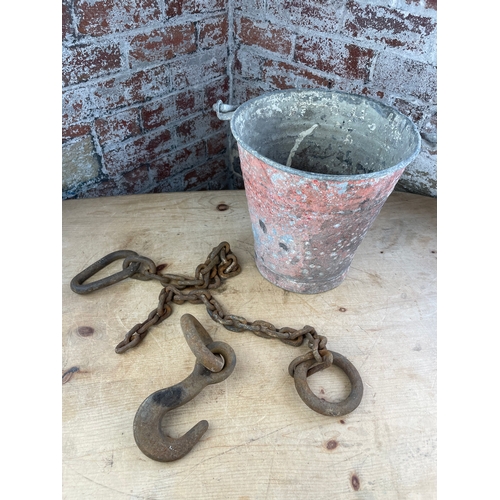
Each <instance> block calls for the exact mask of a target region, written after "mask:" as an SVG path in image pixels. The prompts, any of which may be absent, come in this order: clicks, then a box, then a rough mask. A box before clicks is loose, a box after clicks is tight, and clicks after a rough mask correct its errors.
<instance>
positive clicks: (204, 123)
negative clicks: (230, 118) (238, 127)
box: [176, 112, 227, 144]
mask: <svg viewBox="0 0 500 500" xmlns="http://www.w3.org/2000/svg"><path fill="white" fill-rule="evenodd" d="M226 125H227V122H224V121H222V120H219V118H217V115H216V114H215V113H213V112H210V113H207V114H200V115H196V116H194V117H191V118H189V119H187V120H186V121H184V122H182V123H181V124H180V125H178V126H177V129H176V130H177V137H178V139H179V143H180V144H188V143H189V142H196V141H199V140H203V139H204V138H205V137H207V136H208V135H210V134H214V133H216V132H220V131H222V130H223V129H225V128H226Z"/></svg>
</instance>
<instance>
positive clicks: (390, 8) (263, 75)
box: [62, 0, 437, 196]
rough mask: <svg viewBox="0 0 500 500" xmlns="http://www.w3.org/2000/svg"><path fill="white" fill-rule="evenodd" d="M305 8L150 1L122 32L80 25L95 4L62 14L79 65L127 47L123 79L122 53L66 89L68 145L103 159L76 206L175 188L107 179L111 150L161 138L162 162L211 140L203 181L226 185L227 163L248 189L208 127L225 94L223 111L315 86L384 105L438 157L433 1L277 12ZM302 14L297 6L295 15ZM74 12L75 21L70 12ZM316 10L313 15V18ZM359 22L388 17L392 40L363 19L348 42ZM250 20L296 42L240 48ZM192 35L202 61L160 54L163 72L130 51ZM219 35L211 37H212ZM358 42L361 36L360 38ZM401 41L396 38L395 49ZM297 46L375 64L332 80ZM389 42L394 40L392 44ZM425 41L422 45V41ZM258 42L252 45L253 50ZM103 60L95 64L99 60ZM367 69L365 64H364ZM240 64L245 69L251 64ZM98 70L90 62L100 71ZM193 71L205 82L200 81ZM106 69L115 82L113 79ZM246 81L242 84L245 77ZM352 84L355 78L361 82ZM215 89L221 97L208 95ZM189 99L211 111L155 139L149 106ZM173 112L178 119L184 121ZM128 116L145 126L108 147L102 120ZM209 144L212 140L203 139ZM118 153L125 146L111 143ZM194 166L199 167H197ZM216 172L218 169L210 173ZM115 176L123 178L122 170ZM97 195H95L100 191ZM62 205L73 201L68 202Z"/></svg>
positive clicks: (137, 174)
mask: <svg viewBox="0 0 500 500" xmlns="http://www.w3.org/2000/svg"><path fill="white" fill-rule="evenodd" d="M93 2H95V3H103V2H102V1H101V0H93ZM132 3H133V2H132ZM296 3H297V0H276V2H274V1H273V2H268V1H267V0H245V1H242V0H227V1H226V2H224V1H220V0H213V1H210V0H208V1H206V2H200V3H198V4H197V5H196V6H195V7H194V8H192V6H190V7H189V8H188V7H187V6H188V5H189V4H187V3H183V2H165V1H164V0H145V2H144V5H147V6H148V8H149V11H147V12H146V15H145V16H144V17H142V18H140V19H132V17H131V16H130V15H129V14H127V15H126V16H125V17H124V19H126V21H125V22H126V24H124V25H123V26H111V27H109V26H108V27H99V26H98V25H97V24H96V22H95V20H92V19H90V20H89V18H88V16H87V18H86V19H85V23H86V24H85V23H82V19H83V17H85V16H84V15H83V14H82V10H81V7H82V5H84V4H89V2H88V1H86V0H74V1H73V0H68V1H66V0H63V14H64V12H66V13H65V14H64V15H66V16H67V18H68V21H67V26H66V27H64V26H63V29H64V30H65V31H64V32H63V41H62V44H63V50H66V54H69V55H71V56H77V55H81V54H83V55H86V54H87V52H88V54H98V53H99V51H98V50H97V47H100V48H103V47H104V48H105V47H108V46H109V47H115V46H118V47H119V54H120V64H119V67H117V57H116V52H115V53H114V55H113V56H110V57H111V59H110V61H109V62H108V63H107V65H106V64H103V65H102V67H99V66H98V65H96V66H92V65H91V64H90V65H88V64H87V61H86V60H85V58H83V59H81V60H80V70H79V71H80V73H74V74H73V75H70V76H67V77H66V78H67V80H66V82H67V83H68V84H67V85H66V86H65V87H64V89H63V94H64V95H63V97H64V100H65V103H66V105H65V106H66V107H65V108H63V120H64V127H65V129H64V136H63V139H65V142H64V144H65V145H67V146H71V145H72V144H78V143H79V142H80V143H81V139H82V137H84V135H82V134H87V136H88V137H90V138H91V141H92V144H93V149H94V154H95V156H96V158H98V159H99V168H98V170H99V172H98V175H97V177H96V178H95V179H91V180H87V181H84V182H83V183H81V184H80V191H78V188H77V187H76V188H75V189H73V188H71V189H70V190H68V191H67V193H66V196H67V195H70V196H72V194H71V193H72V192H73V195H74V196H85V190H86V189H88V192H89V193H90V192H93V193H98V192H99V186H98V184H99V182H100V184H101V185H102V186H104V184H106V186H104V187H103V188H102V190H101V191H102V192H103V193H105V192H107V193H115V194H116V193H119V192H120V190H125V191H126V192H129V190H130V189H132V190H133V189H134V186H136V187H137V189H139V190H148V189H150V190H158V189H160V184H163V185H164V186H167V183H165V181H161V182H160V181H159V180H158V179H159V178H158V177H156V174H155V170H154V169H153V168H152V167H151V166H149V164H148V163H146V164H143V166H139V167H137V168H134V165H133V161H130V160H128V161H127V162H125V163H123V165H124V166H125V167H126V168H127V171H126V173H125V174H120V173H119V172H115V174H114V175H107V174H106V173H105V171H108V169H107V166H106V157H105V156H104V153H105V152H106V151H110V150H112V149H113V148H116V150H120V148H121V149H125V148H126V147H127V145H131V146H133V145H135V144H141V143H142V142H141V141H144V142H143V143H144V144H146V143H148V141H149V143H151V144H152V146H151V147H154V144H156V142H155V137H159V136H161V133H162V130H171V137H170V138H169V139H168V145H166V146H165V148H159V149H158V152H160V155H159V157H158V158H160V159H161V158H163V157H165V156H168V155H169V154H171V153H172V154H173V153H175V152H176V151H179V152H181V151H183V150H185V149H186V148H188V149H189V148H192V147H193V146H194V145H196V144H197V143H198V142H199V140H202V141H204V151H205V152H204V154H203V157H196V166H197V167H199V166H200V165H198V163H199V162H202V161H204V160H203V158H207V162H208V163H207V170H206V171H205V173H204V174H203V175H207V174H208V173H209V172H213V173H214V175H216V176H218V177H221V175H222V174H221V173H220V172H219V170H220V168H222V167H221V165H222V164H223V163H225V164H226V167H227V172H228V173H229V174H230V179H229V180H227V179H226V180H227V181H228V182H229V185H230V187H240V188H241V187H242V186H241V179H240V178H239V176H240V174H239V173H238V172H237V171H236V170H235V163H234V160H235V157H234V148H235V143H234V139H233V138H232V136H231V133H230V132H229V131H228V132H227V138H226V141H225V142H226V143H227V146H223V145H222V142H221V137H222V135H221V130H220V129H218V128H217V127H218V125H217V124H216V123H215V122H211V121H210V119H209V118H208V117H209V116H210V115H211V114H212V115H213V112H212V109H211V107H212V105H213V102H209V101H212V100H214V99H215V96H216V95H217V94H219V95H224V96H227V97H224V100H225V102H230V103H233V104H234V103H236V104H241V101H242V100H246V99H247V98H249V97H252V96H253V95H258V94H259V93H262V92H264V91H269V90H273V89H276V88H280V87H283V86H287V87H288V86H294V87H301V86H306V87H308V86H311V85H315V84H316V85H317V86H321V87H328V88H339V89H341V90H347V91H350V90H352V91H355V92H357V93H363V94H366V95H372V96H375V97H378V98H381V99H383V100H384V101H386V102H388V103H389V104H392V105H395V104H396V107H398V108H399V109H401V110H404V112H405V113H407V114H409V115H411V116H412V118H413V119H414V121H415V123H416V124H417V126H418V127H419V129H420V130H421V131H422V135H423V137H424V135H425V136H426V137H428V138H429V140H430V142H429V144H431V143H432V144H431V145H433V141H434V142H435V127H436V118H435V115H436V109H437V108H436V101H435V83H434V79H435V70H436V51H435V29H436V28H435V24H436V23H435V21H436V2H435V0H420V1H418V0H392V1H391V0H389V1H384V0H356V1H354V0H331V1H330V2H329V4H330V5H335V6H336V7H338V10H337V11H335V12H328V11H325V10H324V9H325V6H324V5H323V3H320V2H317V1H314V0H301V2H300V4H301V6H300V9H302V4H303V5H304V8H303V9H302V10H300V9H299V10H300V12H299V10H296V11H295V12H288V11H284V10H283V11H281V12H280V11H279V8H281V7H283V6H285V5H290V6H293V5H295V4H296ZM75 5H78V10H75ZM107 5H112V8H113V9H117V11H120V9H121V10H123V7H122V6H121V5H120V4H119V3H117V2H115V1H110V2H108V4H107ZM134 5H135V7H137V6H138V5H139V3H138V2H136V3H135V4H134ZM193 5H194V3H193ZM297 5H299V4H298V3H297ZM347 5H349V6H350V11H348V9H347ZM288 8H289V7H288ZM64 9H66V10H65V11H64ZM307 9H312V10H309V11H308V10H307ZM322 9H323V10H322ZM307 12H310V13H311V16H312V18H311V20H309V21H308V22H306V23H303V24H302V25H301V24H300V23H295V24H293V23H292V25H290V23H286V22H285V20H286V19H287V18H288V17H289V16H293V15H294V16H296V17H295V19H299V20H300V16H304V15H306V13H307ZM318 13H319V14H321V13H326V16H325V17H326V20H327V21H331V20H334V22H335V25H334V28H335V29H330V28H331V26H328V29H326V28H325V26H326V25H327V23H326V21H325V20H324V19H322V18H321V16H320V15H319V14H318ZM353 13H355V15H356V16H366V15H369V16H371V15H372V14H373V15H375V16H383V15H384V14H387V15H388V16H389V19H388V20H387V21H384V22H385V24H384V25H383V26H386V28H384V29H386V32H382V35H380V34H377V35H376V36H374V35H373V33H374V32H373V31H370V30H371V29H372V28H373V26H375V25H376V22H379V20H377V18H375V21H376V22H375V21H373V20H371V19H368V18H367V19H365V18H363V17H360V18H359V19H360V25H359V26H360V28H362V29H361V31H360V30H359V29H356V30H354V31H353V30H352V28H349V29H347V30H346V25H347V23H348V22H350V20H351V19H352V18H353V15H354V14H353ZM297 16H299V17H297ZM391 16H392V17H391ZM242 18H246V19H248V20H250V21H252V20H253V22H255V26H260V28H259V29H260V30H261V34H262V36H264V35H266V36H269V34H270V33H271V32H274V31H276V29H282V31H281V32H277V33H279V34H280V35H281V34H285V35H286V36H285V37H284V38H283V39H282V41H280V43H281V45H279V46H278V47H276V43H275V42H273V43H274V45H273V44H269V43H268V42H265V39H264V38H263V40H264V42H265V43H263V46H259V45H255V44H254V45H252V44H248V45H247V44H245V43H242V40H241V32H240V27H241V22H242V21H241V19H242ZM224 19H227V31H225V28H224ZM245 22H246V21H245ZM380 22H381V21H380ZM182 26H191V28H190V29H192V30H193V31H192V33H194V35H193V37H192V39H191V40H192V44H193V45H192V47H193V49H192V50H193V51H192V52H189V53H186V54H183V53H182V49H181V50H179V51H175V52H174V53H173V54H172V56H171V57H169V56H168V53H166V55H167V58H166V59H162V58H161V54H160V53H158V54H153V56H152V58H153V59H154V58H158V60H159V61H160V62H158V61H155V60H147V59H148V58H149V59H151V57H149V56H146V57H142V58H141V59H134V58H131V57H130V54H131V51H132V46H131V43H130V42H131V40H133V39H134V37H139V38H140V37H142V39H144V40H146V39H148V36H149V34H151V33H154V32H155V31H154V30H155V29H157V30H161V31H162V32H165V33H166V32H167V31H168V30H172V29H174V31H175V30H176V29H177V30H181V28H179V27H182ZM244 26H245V27H246V28H248V29H251V26H252V23H249V22H246V24H245V25H244ZM332 26H333V25H332ZM405 26H406V27H407V28H409V33H410V35H408V36H406V35H404V36H403V35H401V36H403V38H404V37H405V36H406V40H410V42H411V43H410V42H409V43H406V44H405V43H403V42H402V41H401V40H400V39H398V38H397V36H399V33H400V30H401V29H403V28H405ZM80 28H82V29H80ZM262 29H264V31H262ZM419 29H421V30H422V33H421V32H419ZM210 30H213V31H212V32H210ZM217 30H219V31H217ZM221 30H222V31H221ZM358 33H359V36H352V35H353V34H356V35H357V34H358ZM411 33H413V34H411ZM429 33H430V36H429ZM393 34H394V35H397V36H396V38H394V36H393ZM167 36H168V35H167ZM299 36H300V37H302V38H301V41H302V39H303V38H304V37H313V38H314V39H317V40H319V41H321V40H328V41H329V42H328V43H333V42H335V44H336V45H335V44H334V45H333V47H337V49H340V48H341V47H342V44H344V45H343V46H344V47H345V49H343V50H347V47H348V46H349V47H351V48H350V49H349V50H356V51H358V52H359V51H360V50H361V52H360V54H363V50H364V51H367V52H365V53H366V54H367V55H369V57H368V58H367V59H366V61H365V62H363V60H362V59H360V60H359V61H360V62H361V66H359V68H358V69H357V70H356V72H355V73H352V74H351V75H349V74H344V73H342V72H338V74H335V73H332V71H331V69H334V70H335V67H330V66H328V65H326V66H325V65H324V64H323V63H322V64H312V65H311V64H310V62H311V60H310V59H308V58H305V59H304V58H302V59H301V58H298V57H296V53H297V40H298V37H299ZM391 36H393V38H394V39H392V40H391V39H390V37H391ZM420 36H422V37H424V38H423V39H420V38H419V37H420ZM425 36H427V38H425ZM387 37H389V41H387ZM408 37H409V38H408ZM412 37H413V38H412ZM286 38H288V41H287V40H286ZM182 39H183V38H181V40H182ZM186 40H187V41H186V45H185V47H186V48H187V49H189V47H190V45H189V43H190V42H189V38H186ZM248 40H249V41H250V40H252V39H251V38H248ZM278 41H279V39H278ZM113 44H114V45H113ZM391 44H392V45H391ZM82 47H83V48H82ZM86 47H87V48H86ZM356 47H358V48H356ZM94 49H95V50H94ZM93 50H94V52H92V51H93ZM114 50H115V49H114ZM184 50H186V49H184ZM82 51H83V52H82ZM86 51H87V52H86ZM356 53H357V52H356ZM353 54H354V53H353ZM358 57H359V56H358V55H356V58H358ZM241 58H243V59H245V60H244V61H241V60H240V59H241ZM391 60H394V61H397V62H398V63H399V64H400V65H401V68H397V69H398V71H397V72H396V73H397V77H396V78H399V80H400V81H397V82H395V81H391V80H394V78H393V74H392V73H391V72H389V68H390V64H391V63H390V61H391ZM82 61H83V62H82ZM89 61H90V62H91V59H90V60H89ZM253 62H255V63H256V67H254V68H252V69H251V72H250V71H249V70H250V67H249V66H247V68H246V69H245V67H244V66H243V67H241V64H243V65H245V64H252V63H253ZM312 62H314V59H313V60H312ZM86 64H87V65H86ZM346 64H347V63H346ZM349 64H353V63H352V62H351V63H349ZM356 64H358V63H356ZM363 65H364V66H363ZM316 66H317V67H316ZM195 67H196V68H197V71H195ZM321 68H323V69H329V71H323V70H322V69H321ZM362 68H364V69H362ZM402 68H403V69H402ZM108 69H109V72H107V71H108ZM242 71H243V73H241V72H242ZM336 71H338V69H337V70H336ZM389 75H390V77H389V78H388V76H389ZM419 75H423V83H422V81H419ZM160 76H161V84H160V80H159V78H160ZM353 76H355V77H356V78H355V79H354V80H353V79H352V77H353ZM200 77H201V81H200ZM212 82H218V83H219V84H220V85H227V87H226V90H224V91H223V92H222V93H221V89H218V90H217V91H216V89H217V84H216V85H215V86H214V85H213V84H212ZM400 82H403V83H400ZM123 85H139V86H140V87H137V88H136V90H133V89H130V88H129V89H127V90H126V92H127V93H128V95H127V96H124V97H120V98H117V97H116V96H114V97H113V96H112V94H109V92H108V93H107V92H106V88H105V87H106V86H111V91H113V92H116V91H118V92H120V90H121V89H123V91H124V92H125V87H123ZM143 85H145V87H143ZM210 88H211V90H205V89H210ZM113 89H114V90H113ZM189 90H195V91H196V92H198V91H199V92H200V95H201V93H203V95H204V97H203V98H201V97H200V99H201V106H202V108H201V111H200V110H199V109H195V108H193V109H191V110H190V109H189V105H188V108H186V110H185V111H183V112H182V113H181V115H182V116H178V117H176V118H174V119H170V118H168V124H167V125H166V126H164V127H163V128H162V127H161V126H160V127H157V126H156V125H154V126H153V125H152V123H151V125H152V126H153V128H149V129H148V128H147V127H146V125H147V124H146V122H145V120H144V115H143V111H142V110H143V109H145V106H148V105H150V104H154V103H155V102H159V101H161V100H162V99H166V98H168V97H170V96H175V95H177V96H178V95H181V94H182V92H184V91H189ZM236 101H240V102H236ZM135 110H137V112H136V111H135ZM190 111H195V112H194V113H193V112H190ZM172 112H174V113H175V111H174V110H172ZM64 115H65V116H64ZM127 116H129V117H130V119H133V120H135V124H133V122H124V125H121V129H119V128H117V129H116V130H114V129H109V133H106V134H107V135H106V136H104V135H102V131H100V132H99V131H98V130H97V128H96V127H97V121H96V120H99V119H106V117H107V118H108V119H109V120H111V121H110V124H109V127H111V126H112V125H111V124H112V121H113V120H114V122H117V120H118V117H127ZM134 116H135V118H134ZM160 123H161V121H160V122H158V124H160ZM183 123H185V124H186V127H188V128H187V129H186V128H185V127H183V128H182V129H180V128H178V126H180V125H181V124H183ZM212 127H215V128H212ZM424 129H425V131H424ZM103 130H104V129H103ZM181 130H187V131H188V133H187V135H186V137H181V135H179V134H180V131H181ZM111 132H112V133H111ZM127 134H128V135H127ZM133 134H138V135H133ZM155 134H156V135H155ZM200 134H201V135H203V134H204V137H203V138H201V139H200V137H201V136H200ZM141 138H142V139H141ZM110 141H111V142H110ZM113 141H115V142H114V143H113ZM211 141H213V144H212V143H211ZM86 144H87V143H86ZM113 144H114V145H113ZM209 144H210V148H209ZM131 146H129V147H131ZM86 147H88V146H86ZM109 148H111V149H109ZM224 148H226V149H224ZM80 149H81V148H80ZM167 150H168V152H166V153H165V152H163V153H161V151H167ZM209 150H210V151H211V152H212V153H213V154H214V155H215V156H214V158H218V159H217V161H216V162H215V163H214V162H210V161H209V160H208V158H209V157H210V154H209ZM131 151H132V152H134V151H135V149H133V148H132V149H131ZM153 152H154V151H153ZM134 154H137V152H136V153H134ZM140 156H141V155H140ZM142 157H143V158H147V155H142ZM431 157H432V154H431V155H427V157H426V158H427V160H425V161H427V162H429V161H431V160H429V159H428V158H431ZM193 158H194V157H193ZM193 161H195V160H194V159H193ZM214 161H215V160H214ZM221 162H222V163H221ZM209 164H210V165H211V167H209V166H208V165H209ZM418 168H419V169H420V170H419V172H417V173H415V172H414V173H413V176H414V177H415V176H417V175H421V174H422V172H424V171H425V168H427V166H426V164H425V162H423V161H420V164H419V166H418ZM130 169H131V170H130ZM211 169H212V170H211ZM213 169H215V170H213ZM217 169H219V170H217ZM115 170H116V169H115ZM118 170H119V169H118ZM109 171H113V169H111V170H109ZM193 172H194V173H193V174H192V175H191V176H189V182H188V181H186V179H184V178H183V180H182V182H180V181H179V182H177V181H176V182H173V183H171V184H168V185H169V186H174V185H175V186H178V187H181V186H184V188H186V186H187V188H188V189H192V188H193V186H194V184H193V182H195V179H199V180H200V182H201V179H205V177H203V175H201V177H200V175H199V174H198V172H199V169H198V170H196V169H195V170H194V171H193ZM217 172H219V173H217ZM176 175H180V174H176ZM179 179H180V177H179ZM98 181H99V182H98ZM135 183H136V184H135ZM222 184H223V183H222ZM222 184H221V182H220V179H218V180H217V181H214V182H213V183H212V184H211V183H210V181H209V180H206V179H205V180H203V181H202V182H201V184H200V186H199V187H200V189H201V188H203V187H202V186H205V187H206V186H217V185H222ZM85 186H86V187H85ZM91 186H94V188H92V189H93V191H92V189H91ZM73 187H74V186H73ZM75 193H76V194H75ZM63 196H65V194H64V193H63Z"/></svg>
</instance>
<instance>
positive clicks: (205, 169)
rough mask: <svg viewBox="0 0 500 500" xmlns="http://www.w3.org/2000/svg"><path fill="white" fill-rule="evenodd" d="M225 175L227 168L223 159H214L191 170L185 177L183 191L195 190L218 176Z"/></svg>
mask: <svg viewBox="0 0 500 500" xmlns="http://www.w3.org/2000/svg"><path fill="white" fill-rule="evenodd" d="M224 173H227V166H226V162H225V160H224V158H215V159H213V160H210V161H208V162H207V163H204V164H203V165H201V166H199V167H196V168H193V169H192V170H190V171H189V172H188V173H187V174H186V175H185V176H184V180H185V182H186V187H185V189H186V190H188V189H195V188H197V187H199V186H200V185H201V184H203V183H205V182H207V181H210V180H211V179H214V178H215V177H217V176H218V175H219V174H224Z"/></svg>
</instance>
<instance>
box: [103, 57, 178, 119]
mask: <svg viewBox="0 0 500 500" xmlns="http://www.w3.org/2000/svg"><path fill="white" fill-rule="evenodd" d="M167 89H168V80H167V75H166V67H165V66H164V65H161V66H156V67H154V68H148V69H145V70H139V71H135V72H134V73H132V74H131V75H128V74H126V75H120V76H119V77H116V78H110V79H108V80H105V81H102V82H98V83H97V84H96V86H95V89H94V101H95V103H96V106H97V107H98V108H101V109H105V110H111V109H113V108H117V107H120V106H129V105H132V104H135V103H140V102H144V101H146V100H148V99H152V98H154V97H156V96H158V95H159V94H162V93H164V92H165V91H166V90H167Z"/></svg>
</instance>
